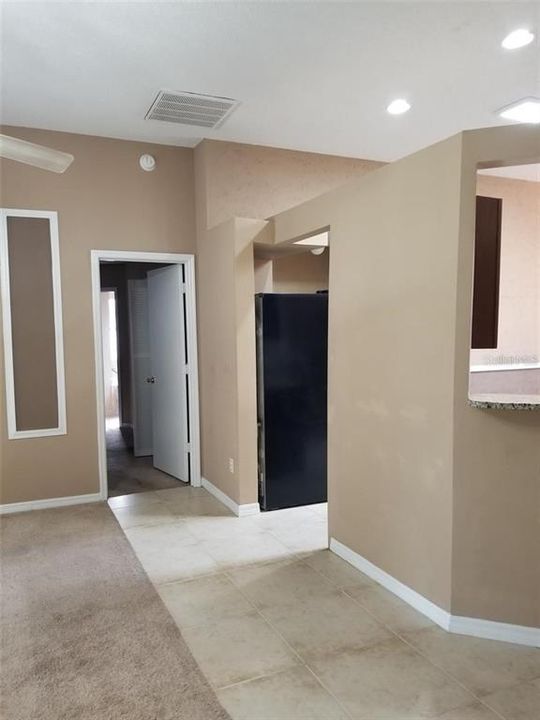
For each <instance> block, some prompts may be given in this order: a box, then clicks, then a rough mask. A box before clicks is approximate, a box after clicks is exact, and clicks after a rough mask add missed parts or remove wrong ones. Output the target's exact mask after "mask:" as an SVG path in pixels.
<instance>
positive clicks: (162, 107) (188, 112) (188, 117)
mask: <svg viewBox="0 0 540 720" xmlns="http://www.w3.org/2000/svg"><path fill="white" fill-rule="evenodd" d="M237 105H239V102H238V100H232V99H231V98H225V97H214V96H213V95H197V94H196V93H189V92H169V91H168V90H160V92H159V93H158V96H157V98H156V99H155V100H154V102H153V103H152V106H151V107H150V110H149V111H148V112H147V113H146V116H145V117H146V120H162V121H163V122H173V123H180V124H181V125H196V126H198V127H206V128H216V127H218V126H219V125H221V123H222V122H223V121H224V120H225V118H226V117H227V116H228V115H230V113H231V112H232V111H233V110H234V109H235V107H236V106H237Z"/></svg>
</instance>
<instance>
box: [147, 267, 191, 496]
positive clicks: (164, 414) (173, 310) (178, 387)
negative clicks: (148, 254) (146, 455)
mask: <svg viewBox="0 0 540 720" xmlns="http://www.w3.org/2000/svg"><path fill="white" fill-rule="evenodd" d="M182 272H183V269H182V265H171V266H169V267H165V268H160V269H159V270H152V271H151V272H149V273H148V320H149V328H150V350H151V362H150V367H151V374H150V376H149V381H150V384H151V388H152V425H153V454H154V467H156V468H158V470H163V471H164V472H166V473H169V475H173V476H174V477H177V478H178V479H180V480H183V481H184V482H189V481H190V469H189V445H188V441H189V428H188V383H187V373H186V370H187V356H186V333H185V317H186V316H185V305H184V303H185V296H184V282H183V278H182Z"/></svg>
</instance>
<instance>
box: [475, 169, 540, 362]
mask: <svg viewBox="0 0 540 720" xmlns="http://www.w3.org/2000/svg"><path fill="white" fill-rule="evenodd" d="M477 193H478V194H479V195H485V196H487V197H497V198H502V201H503V205H502V207H503V214H502V235H501V275H500V294H499V338H498V345H497V348H496V349H494V350H472V351H471V364H472V365H486V364H488V363H497V364H511V363H512V359H513V362H514V363H516V362H522V363H526V362H528V363H532V362H540V183H536V182H528V181H526V180H513V179H509V178H502V177H493V176H488V175H480V174H479V175H478V176H477Z"/></svg>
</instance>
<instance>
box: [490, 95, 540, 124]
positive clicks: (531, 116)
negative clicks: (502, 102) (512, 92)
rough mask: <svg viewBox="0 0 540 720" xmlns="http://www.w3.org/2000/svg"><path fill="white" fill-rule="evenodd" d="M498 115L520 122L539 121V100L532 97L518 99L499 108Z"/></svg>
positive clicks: (534, 122)
mask: <svg viewBox="0 0 540 720" xmlns="http://www.w3.org/2000/svg"><path fill="white" fill-rule="evenodd" d="M499 115H500V116H501V117H502V118H504V119H505V120H515V121H516V122H520V123H533V124H537V123H540V100H539V99H538V98H533V97H529V98H524V99H523V100H518V101H517V102H515V103H512V104H511V105H507V106H506V107H504V108H502V109H501V110H499Z"/></svg>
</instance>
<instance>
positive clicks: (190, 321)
mask: <svg viewBox="0 0 540 720" xmlns="http://www.w3.org/2000/svg"><path fill="white" fill-rule="evenodd" d="M104 260H105V261H106V260H116V261H120V262H144V263H170V264H176V265H183V266H184V271H185V284H186V311H187V312H186V335H187V343H188V357H189V368H188V381H189V424H190V432H191V484H192V485H193V486H194V487H200V485H201V456H200V426H199V373H198V367H199V365H198V361H197V317H196V309H195V302H196V295H195V256H194V255H184V254H181V253H154V252H135V251H133V252H132V251H129V250H126V251H125V250H91V251H90V264H91V272H92V313H93V320H94V364H95V380H96V408H97V441H98V466H99V495H100V498H101V499H102V500H106V499H107V495H108V488H107V447H106V442H105V403H104V387H103V354H102V337H101V314H100V297H101V295H100V293H101V287H100V284H101V283H100V273H99V264H100V262H101V261H104ZM180 364H181V366H182V368H184V360H183V358H182V359H181V363H180Z"/></svg>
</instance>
